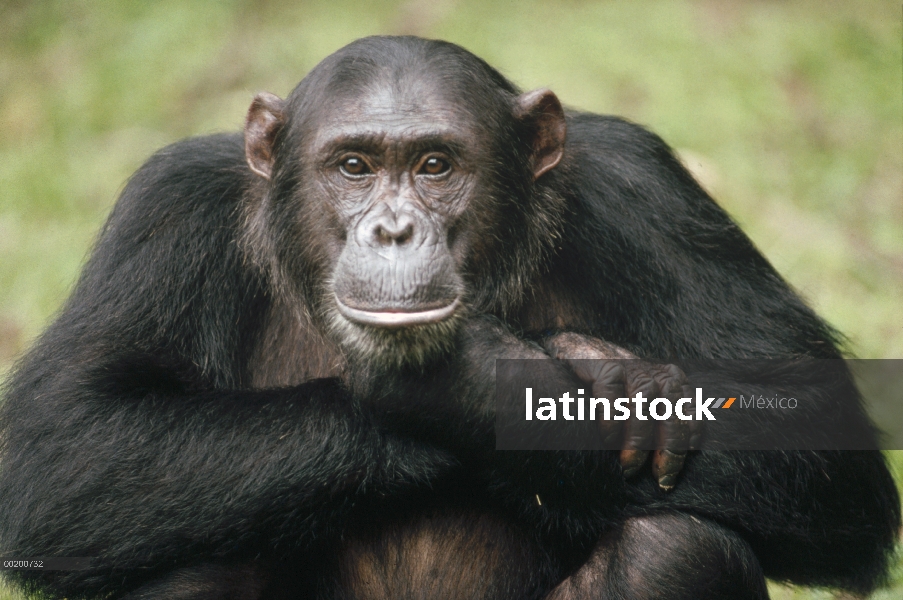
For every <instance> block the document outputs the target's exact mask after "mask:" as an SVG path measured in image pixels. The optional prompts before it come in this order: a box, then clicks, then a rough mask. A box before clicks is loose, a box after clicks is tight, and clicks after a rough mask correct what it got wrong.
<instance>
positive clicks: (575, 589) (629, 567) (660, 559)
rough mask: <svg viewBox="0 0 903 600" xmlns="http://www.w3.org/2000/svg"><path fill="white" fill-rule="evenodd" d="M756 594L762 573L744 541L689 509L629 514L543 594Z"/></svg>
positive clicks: (761, 590)
mask: <svg viewBox="0 0 903 600" xmlns="http://www.w3.org/2000/svg"><path fill="white" fill-rule="evenodd" d="M599 598H604V599H605V600H654V599H658V598H661V599H667V600H684V599H686V600H721V599H724V600H728V599H729V600H746V599H749V600H760V599H767V598H768V590H767V587H766V585H765V577H764V575H763V574H762V569H761V567H760V566H759V562H758V560H757V559H756V557H755V555H754V554H753V552H752V549H751V548H750V547H749V545H748V544H747V543H746V542H745V541H743V540H742V539H741V538H740V536H739V535H737V534H736V533H734V532H733V531H730V530H729V529H725V528H724V527H722V526H720V525H718V524H717V523H714V522H712V521H707V520H704V519H698V518H696V517H693V516H689V515H682V514H662V515H650V516H644V517H635V518H631V519H628V520H627V521H626V522H625V523H624V525H623V526H621V527H620V528H619V529H617V530H614V531H611V532H609V533H608V534H607V535H606V536H605V537H604V538H603V539H602V540H600V543H599V545H598V547H597V549H596V550H595V551H594V553H593V555H592V557H591V558H590V560H589V561H588V562H587V563H586V564H585V565H583V567H581V568H580V569H579V570H578V571H577V573H575V574H574V575H572V576H571V577H569V578H568V579H567V580H565V581H564V582H562V583H561V585H559V586H558V587H557V588H556V589H555V590H554V591H553V592H552V594H551V595H550V596H549V597H548V599H547V600H590V599H593V600H595V599H599Z"/></svg>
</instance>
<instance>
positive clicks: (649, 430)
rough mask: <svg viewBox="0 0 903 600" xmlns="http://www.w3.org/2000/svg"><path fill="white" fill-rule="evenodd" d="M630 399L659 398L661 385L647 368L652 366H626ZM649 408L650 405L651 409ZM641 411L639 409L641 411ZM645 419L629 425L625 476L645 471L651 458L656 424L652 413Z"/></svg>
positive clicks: (624, 451) (623, 449)
mask: <svg viewBox="0 0 903 600" xmlns="http://www.w3.org/2000/svg"><path fill="white" fill-rule="evenodd" d="M626 365H627V366H626V371H627V379H626V386H625V388H626V397H628V398H631V397H635V396H636V395H637V394H638V393H642V394H643V395H644V396H645V397H646V399H647V400H648V399H650V398H655V397H656V396H657V395H658V392H659V386H658V382H657V381H656V380H655V376H654V372H653V371H652V370H651V369H649V368H647V367H649V365H647V364H644V363H640V362H638V361H632V362H628V363H626ZM648 407H649V405H648V404H646V408H647V409H648ZM638 410H639V409H638ZM644 416H645V417H646V419H645V420H641V419H638V418H637V415H636V414H634V416H633V418H632V419H631V420H630V421H628V422H627V426H626V431H625V434H624V442H623V444H622V445H621V467H622V468H623V469H624V476H625V477H630V476H632V475H633V474H635V473H636V472H637V471H639V470H640V468H642V466H643V465H644V464H645V462H646V458H647V457H648V456H649V451H650V450H651V449H652V448H653V447H654V445H653V442H654V439H653V438H654V434H655V424H656V421H654V420H652V418H651V417H650V416H649V414H648V412H647V413H646V414H645V415H644Z"/></svg>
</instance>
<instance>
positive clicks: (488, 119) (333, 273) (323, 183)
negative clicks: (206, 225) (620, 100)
mask: <svg viewBox="0 0 903 600" xmlns="http://www.w3.org/2000/svg"><path fill="white" fill-rule="evenodd" d="M340 67H341V65H340V66H339V68H336V70H335V71H334V72H333V75H332V78H331V79H330V80H328V81H327V82H326V83H325V85H323V84H321V85H319V86H317V87H316V90H317V92H316V96H317V97H316V98H311V97H308V96H302V95H301V94H300V93H298V92H297V90H296V93H293V98H290V99H289V101H288V102H287V103H284V102H282V101H281V100H279V99H278V98H275V97H274V96H270V95H261V96H258V98H257V99H256V100H255V103H254V105H252V107H251V110H250V112H249V116H248V127H247V129H246V139H247V143H248V161H249V164H250V165H251V167H252V169H253V170H254V171H255V172H256V173H257V174H259V175H261V176H263V177H266V178H272V180H273V182H274V185H273V189H272V191H271V193H270V197H271V201H272V203H273V205H274V210H276V211H280V210H282V208H280V207H279V205H287V206H291V207H294V208H293V209H292V210H290V211H287V212H285V213H284V217H285V218H286V219H287V220H289V221H290V222H291V223H289V224H286V223H283V224H282V225H280V228H281V229H283V230H285V229H286V228H289V229H294V233H290V234H288V235H289V236H290V237H291V240H293V241H290V242H286V243H276V246H277V247H279V248H285V247H286V246H288V247H291V248H297V246H298V242H299V240H306V242H307V244H308V245H309V246H310V247H307V248H297V252H298V254H299V255H301V256H305V257H306V258H305V259H304V260H302V261H300V263H298V266H297V268H296V269H295V270H294V274H293V275H290V276H289V277H290V278H291V279H296V280H304V279H307V280H308V284H309V283H310V281H309V280H310V279H314V280H315V281H314V282H313V283H314V284H315V287H316V290H315V291H314V292H313V293H314V294H315V295H316V296H317V300H316V301H315V302H311V304H312V305H314V306H316V307H317V310H318V312H319V313H320V314H319V315H318V316H319V317H320V318H322V319H323V321H324V323H325V324H326V326H327V327H328V328H329V329H330V330H331V331H332V333H333V334H334V336H335V337H336V338H337V340H338V341H339V342H340V343H341V344H342V345H343V346H344V347H345V348H346V349H348V350H351V351H353V352H361V353H363V354H364V355H365V356H367V357H368V358H369V359H374V358H378V359H380V360H381V361H383V362H387V363H391V364H400V363H421V362H423V361H424V360H425V359H427V358H428V357H429V356H431V355H434V354H435V353H436V352H438V351H441V350H442V349H444V348H447V347H448V346H449V345H450V344H451V343H452V340H453V338H454V332H455V330H456V328H457V324H458V323H459V321H460V318H461V316H462V315H463V314H464V313H465V312H466V311H467V309H468V304H469V302H468V299H469V297H470V294H469V291H470V290H469V287H470V286H471V285H473V280H474V278H473V277H472V276H468V275H469V274H470V275H472V274H473V272H474V268H473V265H474V264H475V263H478V262H480V261H482V262H486V261H487V259H488V260H491V257H488V256H486V255H487V254H488V252H487V250H486V248H487V247H488V245H487V243H486V241H487V240H488V239H489V238H491V237H492V236H493V235H495V236H496V237H498V236H497V230H496V229H493V228H492V227H490V226H489V225H490V224H491V223H493V222H498V221H499V220H500V219H503V218H505V215H504V214H503V212H504V211H503V209H502V207H503V204H504V203H503V202H501V201H500V196H504V195H505V194H506V193H510V192H506V190H504V189H502V188H503V187H504V186H503V185H502V180H503V179H504V177H500V176H499V174H500V172H505V173H506V175H507V176H508V177H509V178H510V176H511V172H523V173H526V174H529V173H530V169H531V168H532V169H533V171H534V174H535V173H539V174H541V172H540V170H543V171H542V172H544V170H548V169H550V168H552V166H554V163H557V160H558V158H560V145H561V144H562V143H563V135H564V132H563V116H561V113H560V106H558V104H557V100H555V99H554V96H553V95H551V92H541V93H539V94H537V93H531V94H527V95H525V96H520V97H517V96H514V95H512V97H511V99H510V101H508V102H506V103H504V104H501V103H496V105H495V106H494V108H493V109H492V110H489V111H486V110H480V108H481V107H480V106H478V104H479V103H476V102H468V101H464V100H466V98H463V99H462V93H463V92H462V90H463V88H464V82H462V81H461V78H460V77H458V78H457V79H454V78H449V77H446V76H443V74H441V73H434V72H429V71H425V70H422V69H411V70H404V71H397V70H396V71H394V72H389V73H386V72H380V70H379V69H378V68H377V67H374V70H373V72H372V73H366V74H364V75H362V74H360V73H359V72H358V73H356V74H355V77H348V76H346V75H345V74H344V72H343V71H342V69H341V68H340ZM356 69H357V70H358V71H359V70H360V67H359V65H357V66H356ZM302 85H303V84H302ZM296 94H297V97H294V96H296ZM550 98H551V100H553V101H550ZM537 104H543V106H545V105H552V109H553V110H554V109H555V108H556V107H557V110H558V113H557V114H558V115H559V117H560V123H561V128H560V132H559V133H560V135H559V136H558V138H556V140H555V144H557V145H556V148H557V149H558V154H557V155H556V156H557V158H556V157H553V158H554V160H551V161H550V160H546V161H545V162H544V163H542V164H540V165H539V166H538V167H536V165H535V164H531V159H533V158H534V155H535V154H536V152H535V151H534V147H535V146H536V142H535V140H532V139H531V140H530V142H532V145H530V144H524V143H523V142H522V141H520V140H517V139H514V136H513V133H512V132H513V131H514V130H515V128H516V125H517V124H518V119H521V120H526V119H529V118H535V114H534V113H535V112H536V109H535V105H537ZM518 111H519V112H520V113H521V114H517V113H518ZM540 112H543V109H540ZM543 114H545V113H543ZM505 121H507V122H508V123H505ZM278 127H282V128H284V129H285V132H284V133H282V136H281V138H279V137H278V136H277V135H276V133H275V132H276V130H277V128H278ZM534 129H536V130H539V134H535V135H534V137H535V138H537V139H539V138H542V139H544V138H543V136H542V131H541V130H542V127H534ZM544 143H545V142H544ZM546 145H548V144H546ZM506 146H507V149H505V150H500V148H504V147H506ZM519 146H522V147H525V149H524V150H523V151H521V152H519V153H518V152H517V151H516V149H517V148H518V147H519ZM280 152H282V153H283V156H278V155H279V154H280ZM546 154H548V152H546ZM535 162H536V161H533V163H535ZM540 162H542V161H540ZM274 165H275V167H274ZM534 167H535V168H534ZM280 175H281V176H282V177H281V180H282V181H284V180H286V179H288V180H290V181H291V185H290V186H289V187H290V188H291V191H290V192H289V191H285V192H282V193H280V192H279V191H278V190H279V189H280V187H281V186H280ZM535 176H537V177H538V175H535ZM520 179H524V177H523V176H520ZM292 223H293V225H292ZM280 261H281V262H283V263H285V262H288V263H292V262H293V261H295V262H297V259H296V258H292V257H286V258H285V259H284V260H283V259H280ZM314 264H316V265H318V266H317V267H316V268H312V266H313V265H314ZM314 272H315V273H317V274H316V275H315V276H313V275H312V273H314Z"/></svg>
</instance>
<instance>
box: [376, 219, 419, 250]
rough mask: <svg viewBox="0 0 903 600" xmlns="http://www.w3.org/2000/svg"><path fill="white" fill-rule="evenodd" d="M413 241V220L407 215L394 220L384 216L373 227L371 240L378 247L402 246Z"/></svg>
mask: <svg viewBox="0 0 903 600" xmlns="http://www.w3.org/2000/svg"><path fill="white" fill-rule="evenodd" d="M413 239H414V219H412V218H411V217H409V216H407V215H402V216H398V217H395V218H392V217H389V216H386V217H383V218H381V219H379V220H378V221H377V222H376V225H375V226H374V227H373V240H374V242H375V243H376V245H378V246H391V245H392V244H398V245H399V246H404V245H405V244H408V243H410V242H411V240H413Z"/></svg>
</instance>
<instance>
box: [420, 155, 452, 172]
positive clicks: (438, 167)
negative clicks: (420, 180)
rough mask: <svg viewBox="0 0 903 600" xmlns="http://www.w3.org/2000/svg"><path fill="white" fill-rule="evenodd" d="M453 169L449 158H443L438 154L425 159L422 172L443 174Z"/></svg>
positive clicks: (421, 168)
mask: <svg viewBox="0 0 903 600" xmlns="http://www.w3.org/2000/svg"><path fill="white" fill-rule="evenodd" d="M449 169H451V165H450V164H449V163H448V161H447V160H443V159H441V158H439V157H438V156H431V157H430V158H428V159H426V160H425V161H423V165H422V166H421V167H420V172H421V173H423V174H425V175H441V174H443V173H445V172H446V171H448V170H449Z"/></svg>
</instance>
